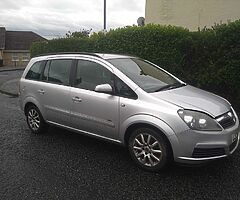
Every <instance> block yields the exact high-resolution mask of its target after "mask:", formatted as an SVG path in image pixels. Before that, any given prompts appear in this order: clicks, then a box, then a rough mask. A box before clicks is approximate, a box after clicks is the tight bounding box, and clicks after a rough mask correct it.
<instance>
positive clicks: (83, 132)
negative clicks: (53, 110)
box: [46, 121, 122, 144]
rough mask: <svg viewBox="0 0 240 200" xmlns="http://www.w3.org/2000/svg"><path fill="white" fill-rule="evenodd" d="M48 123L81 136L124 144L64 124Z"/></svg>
mask: <svg viewBox="0 0 240 200" xmlns="http://www.w3.org/2000/svg"><path fill="white" fill-rule="evenodd" d="M46 122H47V123H49V124H52V125H54V126H58V127H62V128H64V129H68V130H72V131H74V132H77V133H80V134H83V135H89V136H92V137H96V138H100V139H103V140H107V141H110V142H114V143H118V144H122V142H121V141H120V140H114V139H111V138H108V137H105V136H101V135H97V134H94V133H90V132H88V131H83V130H80V129H76V128H72V127H69V126H65V125H62V124H58V123H56V122H52V121H46Z"/></svg>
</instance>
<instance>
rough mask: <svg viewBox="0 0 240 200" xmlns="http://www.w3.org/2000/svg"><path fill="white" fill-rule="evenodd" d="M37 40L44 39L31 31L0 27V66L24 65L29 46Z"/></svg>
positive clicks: (28, 54) (27, 60) (28, 56)
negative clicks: (9, 29) (8, 29)
mask: <svg viewBox="0 0 240 200" xmlns="http://www.w3.org/2000/svg"><path fill="white" fill-rule="evenodd" d="M38 41H46V39H45V38H43V37H41V36H40V35H38V34H36V33H34V32H31V31H7V30H6V29H5V27H0V67H1V66H15V67H18V66H26V65H27V63H28V62H29V60H30V47H31V45H32V43H33V42H38Z"/></svg>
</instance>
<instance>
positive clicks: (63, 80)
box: [43, 59, 72, 85]
mask: <svg viewBox="0 0 240 200" xmlns="http://www.w3.org/2000/svg"><path fill="white" fill-rule="evenodd" d="M48 65H49V66H48ZM71 65H72V60H64V59H59V60H52V61H50V62H49V61H48V62H47V65H46V67H45V70H44V73H43V80H44V79H45V80H47V81H48V82H49V83H55V84H59V85H69V75H70V69H71Z"/></svg>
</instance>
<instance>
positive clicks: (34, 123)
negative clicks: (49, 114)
mask: <svg viewBox="0 0 240 200" xmlns="http://www.w3.org/2000/svg"><path fill="white" fill-rule="evenodd" d="M26 119H27V124H28V127H29V128H30V130H31V132H32V133H34V134H42V133H44V132H45V131H46V130H47V128H48V125H47V123H46V122H45V121H44V119H43V117H42V114H41V112H40V111H39V109H38V108H37V107H36V106H34V105H31V106H29V107H28V108H27V110H26Z"/></svg>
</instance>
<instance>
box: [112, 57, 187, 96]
mask: <svg viewBox="0 0 240 200" xmlns="http://www.w3.org/2000/svg"><path fill="white" fill-rule="evenodd" d="M108 61H109V62H110V63H111V64H113V65H114V66H115V67H116V68H117V69H119V70H120V71H121V72H123V73H124V74H125V75H126V76H128V77H129V78H130V79H131V80H132V81H133V82H135V83H136V84H137V85H138V86H139V87H140V88H142V89H143V90H144V91H146V92H148V93H152V92H159V91H163V90H169V89H173V88H177V87H181V86H183V85H184V84H182V83H180V82H179V81H178V80H176V79H175V78H174V77H172V76H170V75H169V74H168V73H166V72H164V71H163V70H161V69H160V68H158V67H156V66H154V65H152V64H150V63H148V62H146V61H144V60H141V59H138V58H119V59H110V60H108Z"/></svg>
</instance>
